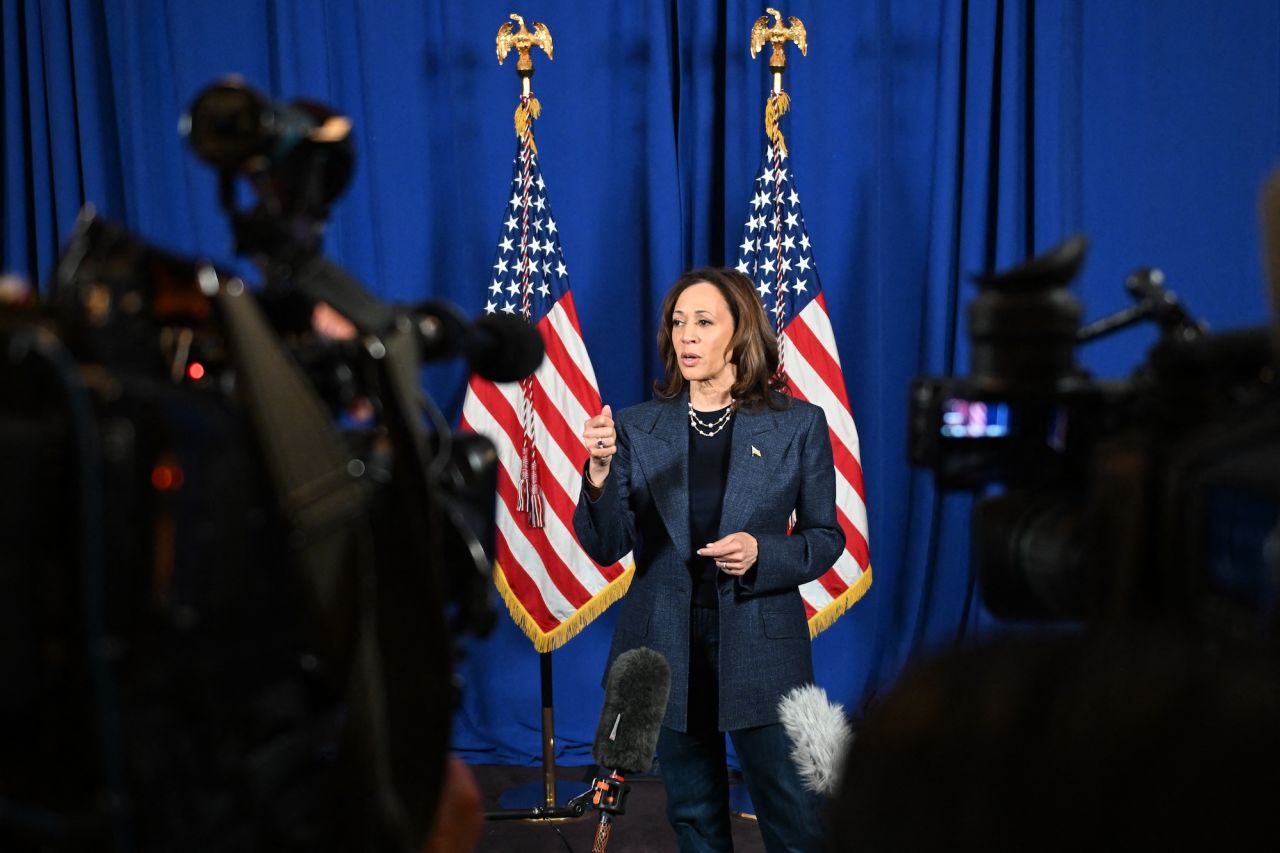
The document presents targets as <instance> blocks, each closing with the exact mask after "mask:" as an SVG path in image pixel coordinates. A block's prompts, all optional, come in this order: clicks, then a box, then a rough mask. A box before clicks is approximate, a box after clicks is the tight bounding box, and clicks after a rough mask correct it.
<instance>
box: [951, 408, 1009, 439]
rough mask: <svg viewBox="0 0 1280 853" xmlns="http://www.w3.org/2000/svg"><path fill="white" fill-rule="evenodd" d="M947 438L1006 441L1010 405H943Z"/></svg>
mask: <svg viewBox="0 0 1280 853" xmlns="http://www.w3.org/2000/svg"><path fill="white" fill-rule="evenodd" d="M939 432H940V433H941V434H942V437H943V438H1005V437H1006V436H1008V435H1009V404H1008V403H1004V402H998V401H990V400H960V399H955V398H953V399H950V400H946V401H945V402H943V404H942V425H941V427H940V428H939Z"/></svg>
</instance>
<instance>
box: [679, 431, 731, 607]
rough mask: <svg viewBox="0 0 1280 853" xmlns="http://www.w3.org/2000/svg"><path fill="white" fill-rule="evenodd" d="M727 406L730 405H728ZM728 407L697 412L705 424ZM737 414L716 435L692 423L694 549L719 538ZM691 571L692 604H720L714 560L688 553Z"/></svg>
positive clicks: (691, 537) (691, 524) (691, 526)
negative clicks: (704, 431) (730, 450)
mask: <svg viewBox="0 0 1280 853" xmlns="http://www.w3.org/2000/svg"><path fill="white" fill-rule="evenodd" d="M725 408H726V409H727V408H728V407H727V406H726V407H725ZM724 413H725V409H718V410H716V411H714V412H698V413H697V415H698V419H699V420H700V421H702V422H703V423H715V422H716V421H717V420H719V419H720V417H721V416H723V415H724ZM737 420H738V418H737V416H736V415H734V416H731V417H730V418H729V423H727V424H725V425H724V427H723V428H722V429H721V430H720V431H719V432H717V433H716V434H715V435H712V436H706V435H702V434H701V433H699V432H698V431H697V430H695V429H694V428H693V424H690V425H689V541H690V542H691V543H692V544H693V548H694V551H695V552H696V551H697V549H699V548H701V547H703V546H704V545H706V544H707V543H709V542H714V541H715V540H717V539H719V538H720V536H719V532H720V510H721V508H722V507H723V506H724V487H725V482H726V480H727V479H728V476H729V447H730V445H732V443H733V442H732V438H733V424H734V422H735V421H737ZM689 573H690V574H691V575H692V576H693V603H694V604H695V605H697V606H698V607H719V606H720V599H719V597H718V596H717V595H716V576H717V575H719V573H720V571H719V569H717V568H716V564H715V560H713V559H712V558H710V557H701V556H699V555H698V554H697V553H693V554H690V555H689Z"/></svg>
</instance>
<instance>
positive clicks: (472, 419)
mask: <svg viewBox="0 0 1280 853" xmlns="http://www.w3.org/2000/svg"><path fill="white" fill-rule="evenodd" d="M521 108H522V109H524V110H525V120H524V122H523V127H522V128H521V131H522V132H521V133H520V134H519V137H518V142H517V146H516V156H515V161H514V163H513V167H512V178H511V199H510V201H508V202H507V207H506V213H505V215H504V217H503V223H502V227H501V229H500V233H499V238H498V248H497V252H496V253H495V254H496V257H495V259H494V262H493V268H492V270H491V276H490V282H489V286H488V292H487V296H486V300H485V306H484V310H485V313H487V314H492V313H495V312H499V311H501V312H503V313H506V314H519V315H521V316H523V317H524V318H525V319H527V320H528V321H529V322H530V323H532V324H533V325H535V326H536V327H537V329H538V331H539V332H540V333H541V334H542V340H543V342H544V343H545V344H546V351H547V357H546V359H545V360H544V361H543V362H542V366H541V367H539V368H538V370H537V372H536V373H534V375H533V376H532V377H530V378H529V379H526V380H524V381H522V382H508V383H493V382H490V381H488V380H486V379H481V378H480V377H478V376H474V375H473V376H472V377H471V379H470V381H469V382H468V385H467V395H466V399H465V400H464V402H463V406H462V427H463V429H470V430H474V431H475V432H478V433H481V434H483V435H485V436H487V437H488V438H489V439H490V440H491V441H493V443H494V444H495V445H496V446H497V450H498V457H499V461H500V469H499V473H498V511H497V521H498V525H497V526H498V530H497V536H496V539H497V542H496V546H497V547H496V551H497V553H496V555H495V557H496V563H497V565H496V567H495V568H496V570H495V572H494V578H495V581H496V583H497V586H498V590H499V592H500V593H501V595H502V597H503V599H504V601H505V602H506V604H507V609H508V610H509V611H510V612H511V616H512V619H514V620H515V623H516V624H517V625H518V626H519V627H520V628H521V629H522V630H523V631H524V632H525V633H526V634H527V635H528V636H529V639H530V640H532V641H533V644H534V646H535V647H536V648H537V650H538V651H540V652H549V651H552V650H554V649H557V648H559V647H560V646H562V645H563V644H564V643H565V642H566V641H567V640H568V639H569V638H570V637H572V636H573V635H574V634H576V633H578V631H580V630H581V629H582V628H583V627H584V626H585V625H587V624H588V623H589V622H590V621H591V620H592V619H594V618H595V617H596V616H597V615H599V614H600V613H601V612H602V611H603V610H604V609H605V608H607V607H608V606H609V605H610V604H612V603H613V602H614V601H616V600H617V599H618V597H619V596H621V595H622V594H623V593H624V592H626V588H627V585H628V583H629V582H630V579H631V572H630V570H629V569H628V567H629V566H630V565H631V558H630V555H627V556H626V557H624V558H623V559H622V560H620V561H619V562H617V563H614V564H612V565H608V566H601V565H599V564H597V563H596V562H595V561H593V560H592V559H591V558H590V557H588V556H587V555H586V553H585V552H584V551H583V550H582V548H581V546H579V545H578V540H577V538H576V537H575V535H574V532H573V510H574V506H575V505H576V503H577V501H578V490H579V489H580V487H581V482H582V473H581V472H582V467H583V465H584V464H585V463H586V461H587V450H586V448H585V447H584V446H583V444H582V439H581V437H580V435H581V432H582V424H583V423H584V422H585V421H586V419H587V418H588V417H590V416H592V415H597V414H599V413H600V408H601V406H600V391H599V388H598V386H597V385H596V376H595V371H594V369H593V368H592V366H591V359H590V358H589V357H588V356H587V349H586V346H585V345H584V344H583V341H582V331H581V326H580V325H579V323H578V312H577V310H576V309H575V308H574V303H573V293H572V292H571V291H570V290H569V270H568V267H567V266H566V265H565V260H564V253H563V252H562V251H561V248H560V235H559V232H558V228H557V225H556V220H555V217H553V216H552V214H551V205H550V203H549V202H548V200H547V192H546V183H545V182H544V181H543V179H542V174H541V172H540V170H539V168H538V155H537V147H536V145H535V144H534V141H533V117H534V116H536V115H537V102H536V101H534V100H533V98H532V96H525V97H524V98H522V99H521ZM517 125H518V126H520V123H519V122H517Z"/></svg>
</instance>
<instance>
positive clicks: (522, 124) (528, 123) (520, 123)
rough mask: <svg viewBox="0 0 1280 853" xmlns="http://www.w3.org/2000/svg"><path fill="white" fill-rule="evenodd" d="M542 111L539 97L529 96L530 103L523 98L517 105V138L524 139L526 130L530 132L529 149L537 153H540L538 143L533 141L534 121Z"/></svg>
mask: <svg viewBox="0 0 1280 853" xmlns="http://www.w3.org/2000/svg"><path fill="white" fill-rule="evenodd" d="M541 112H542V104H540V103H538V99H537V98H535V97H533V96H532V95H530V96H529V100H528V103H527V104H526V102H525V100H524V99H523V98H522V99H521V100H520V105H519V106H518V107H516V138H517V139H524V135H525V133H526V132H528V133H529V149H530V150H531V151H533V153H534V154H535V155H536V154H537V153H538V145H537V143H535V142H534V141H533V122H534V120H535V119H537V118H538V116H539V114H541Z"/></svg>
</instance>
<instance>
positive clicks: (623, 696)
mask: <svg viewBox="0 0 1280 853" xmlns="http://www.w3.org/2000/svg"><path fill="white" fill-rule="evenodd" d="M670 690H671V667H670V666H669V665H668V664H667V659H666V658H664V657H663V656H662V655H660V654H658V653H657V652H655V651H654V650H653V649H650V648H646V647H644V646H641V647H639V648H635V649H630V650H628V651H625V652H623V653H622V654H620V655H618V656H617V658H615V659H614V661H613V666H612V667H610V668H609V676H608V678H607V679H606V680H605V686H604V707H603V708H601V710H600V724H599V725H598V726H597V727H596V740H595V745H594V747H593V748H592V751H591V756H592V758H594V759H595V761H596V763H597V764H599V765H600V766H602V767H604V768H606V769H608V770H609V771H610V773H609V775H608V776H606V777H603V778H597V779H596V780H595V781H594V782H593V783H592V790H591V791H590V792H589V793H590V794H591V803H592V805H594V806H595V807H596V808H597V809H598V810H599V811H600V824H599V826H598V827H597V828H596V838H595V843H594V845H593V846H592V848H591V853H605V848H606V847H607V846H608V844H609V834H610V832H611V830H612V820H613V816H614V815H620V814H624V813H625V812H626V804H625V802H626V796H627V791H629V790H630V788H631V786H630V785H627V784H626V781H625V778H624V777H625V775H626V774H628V773H645V772H648V770H649V769H650V768H651V767H652V766H653V754H654V752H655V750H656V749H657V746H658V732H659V730H660V729H661V728H662V718H663V717H664V716H665V715H666V711H667V694H668V693H669V692H670Z"/></svg>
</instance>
